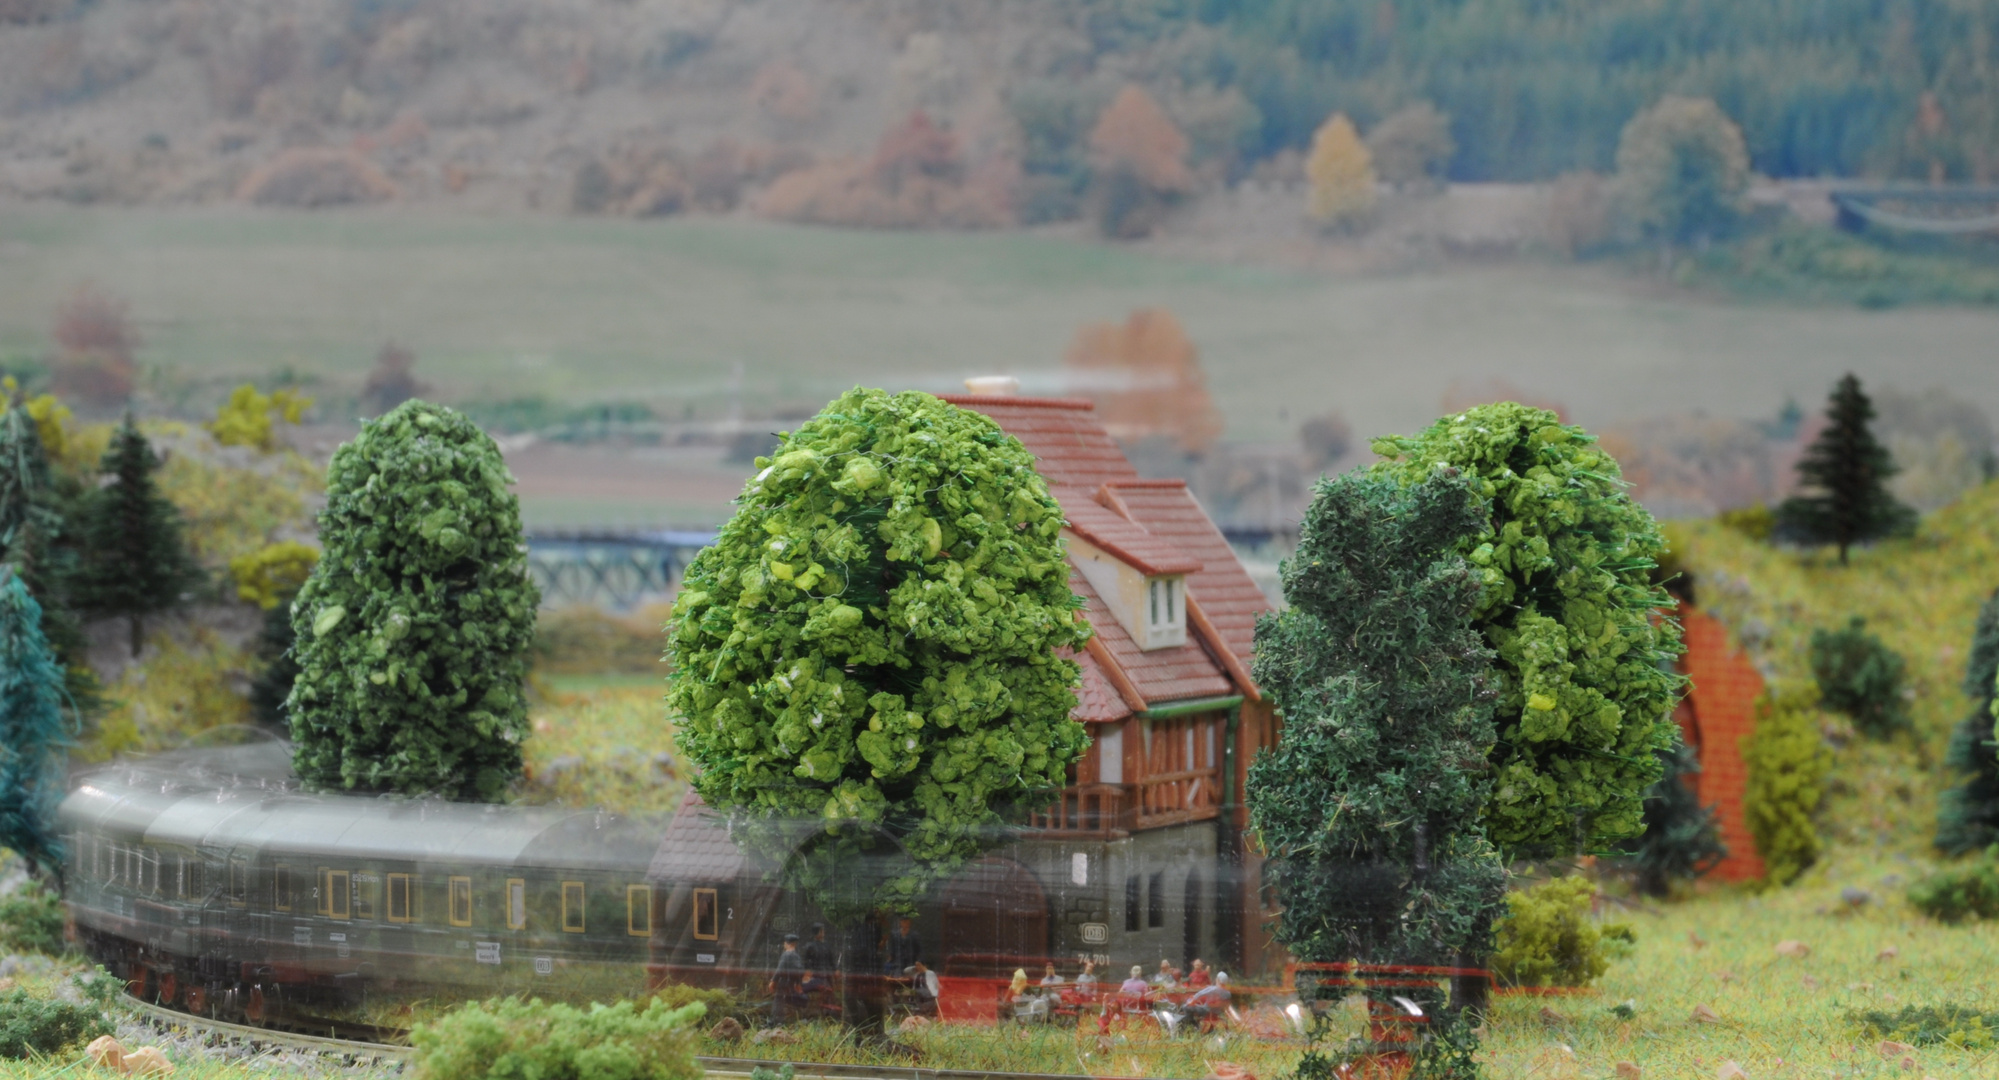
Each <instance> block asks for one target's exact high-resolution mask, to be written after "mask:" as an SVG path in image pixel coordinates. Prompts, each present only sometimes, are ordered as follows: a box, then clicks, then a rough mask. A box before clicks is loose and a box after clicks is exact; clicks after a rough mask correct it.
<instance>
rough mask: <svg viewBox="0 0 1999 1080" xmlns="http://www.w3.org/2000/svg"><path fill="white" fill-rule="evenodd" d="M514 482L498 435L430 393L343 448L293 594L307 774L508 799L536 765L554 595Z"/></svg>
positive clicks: (343, 782) (324, 781) (301, 758)
mask: <svg viewBox="0 0 1999 1080" xmlns="http://www.w3.org/2000/svg"><path fill="white" fill-rule="evenodd" d="M512 482H513V477H512V476H510V475H509V474H508V473H507V467H506V463H505V462H504V461H502V460H501V458H500V448H499V447H498V446H497V445H495V444H494V442H493V440H492V439H491V438H490V437H489V436H487V434H486V433H485V432H483V431H481V430H479V428H478V426H477V425H475V424H473V423H472V421H470V420H468V419H466V418H465V417H464V416H463V415H462V414H460V413H458V412H456V411H455V410H452V409H447V408H444V407H442V406H439V405H432V404H429V403H428V402H424V401H421V400H415V399H412V400H410V401H406V402H404V403H402V404H401V405H398V406H396V407H395V408H394V409H393V410H391V411H390V412H389V414H388V415H386V416H382V417H378V418H376V419H374V420H370V421H368V422H367V423H366V424H365V425H363V426H362V428H361V434H359V435H358V436H356V437H355V438H354V441H352V442H350V443H347V444H346V445H344V446H342V447H341V448H340V449H339V450H337V451H335V452H334V455H333V461H332V463H331V464H330V465H329V466H328V468H327V492H326V497H327V498H326V509H325V510H324V511H322V512H321V513H320V515H319V537H320V541H321V542H322V543H323V544H324V545H325V548H324V555H323V557H322V558H321V559H320V560H319V562H318V564H317V565H316V566H315V567H313V571H312V576H311V577H310V578H308V579H307V580H306V583H305V585H304V587H303V588H301V589H300V590H299V593H298V599H297V600H296V601H295V602H294V603H293V604H292V605H291V624H292V631H293V633H294V634H295V635H296V637H297V640H296V641H295V642H294V644H293V645H292V648H291V655H292V656H293V658H294V659H295V660H296V661H297V664H298V669H299V670H298V676H297V679H296V681H294V683H293V684H292V691H291V696H290V698H289V699H287V700H286V702H285V711H286V714H287V717H288V719H289V720H290V722H291V730H292V741H293V744H294V745H295V747H296V749H295V750H294V752H293V756H292V764H293V768H294V769H295V770H296V771H297V772H298V775H299V776H300V777H301V778H303V779H305V780H306V781H308V782H310V783H314V784H318V785H322V786H324V787H328V788H335V789H347V790H356V789H358V790H364V791H401V792H411V793H416V792H434V793H438V794H443V795H448V796H450V797H453V798H458V799H478V800H484V801H492V800H495V799H498V798H500V797H501V796H502V795H504V794H505V792H506V789H507V785H508V784H510V783H512V782H513V780H514V779H515V778H516V777H518V776H519V775H520V771H521V741H522V739H523V738H524V737H525V736H526V734H527V700H526V698H525V697H524V696H523V694H522V685H523V682H524V680H525V679H526V676H527V651H528V647H529V646H530V645H531V644H533V641H534V616H535V607H536V605H537V604H538V603H539V600H540V598H539V594H538V593H537V591H536V589H535V586H534V582H533V581H532V580H530V579H529V578H528V575H527V549H526V545H525V544H524V543H523V542H522V539H521V513H520V500H519V499H518V498H516V497H515V495H514V494H513V492H511V491H509V490H507V486H508V485H509V484H511V483H512Z"/></svg>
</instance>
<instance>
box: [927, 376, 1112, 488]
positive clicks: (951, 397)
mask: <svg viewBox="0 0 1999 1080" xmlns="http://www.w3.org/2000/svg"><path fill="white" fill-rule="evenodd" d="M944 400H945V401H948V402H950V403H951V404H953V405H957V406H960V407H962V408H966V409H971V410H972V411H974V412H982V413H985V414H986V415H987V416H990V417H992V418H993V419H994V420H996V421H998V422H999V426H1000V427H1001V428H1003V429H1005V431H1006V433H1007V434H1009V435H1011V436H1013V437H1014V438H1016V439H1019V440H1020V441H1021V444H1022V445H1024V446H1026V447H1027V448H1028V450H1030V451H1032V452H1033V454H1034V458H1035V468H1036V469H1038V470H1040V472H1041V475H1042V477H1043V478H1044V479H1046V480H1047V481H1048V483H1049V486H1051V487H1054V486H1061V485H1076V486H1081V487H1086V488H1095V487H1096V486H1097V485H1099V484H1102V483H1103V482H1104V481H1106V480H1136V479H1138V468H1137V467H1136V466H1134V465H1133V464H1132V463H1131V459H1129V458H1127V457H1125V456H1124V451H1123V450H1120V449H1118V444H1117V443H1116V442H1115V441H1114V440H1112V439H1111V436H1110V433H1109V432H1107V431H1105V430H1104V425H1103V424H1101V423H1099V422H1098V420H1097V416H1096V406H1095V405H1093V404H1091V403H1090V402H1088V401H1082V400H1078V399H1073V398H1031V397H1004V396H997V395H985V394H946V395H944Z"/></svg>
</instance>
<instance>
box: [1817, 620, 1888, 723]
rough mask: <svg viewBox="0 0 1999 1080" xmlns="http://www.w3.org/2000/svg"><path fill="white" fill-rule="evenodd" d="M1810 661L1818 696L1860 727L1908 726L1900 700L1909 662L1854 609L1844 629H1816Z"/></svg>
mask: <svg viewBox="0 0 1999 1080" xmlns="http://www.w3.org/2000/svg"><path fill="white" fill-rule="evenodd" d="M1811 665H1812V676H1813V677H1814V678H1816V679H1817V680H1818V684H1819V701H1820V702H1821V703H1823V704H1824V705H1825V707H1826V708H1829V709H1833V710H1835V711H1838V712H1843V713H1845V714H1846V715H1848V716H1850V717H1852V718H1853V723H1854V726H1855V727H1858V728H1859V729H1860V730H1861V731H1863V732H1865V733H1866V734H1868V735H1872V736H1874V737H1875V738H1881V737H1883V736H1885V735H1888V734H1890V733H1891V732H1893V731H1895V730H1896V729H1898V728H1901V727H1905V726H1907V724H1908V722H1909V719H1908V715H1907V713H1906V712H1905V710H1904V708H1903V700H1902V673H1903V669H1904V668H1905V666H1906V665H1905V664H1904V663H1903V660H1902V657H1901V655H1900V654H1899V653H1897V652H1895V651H1894V650H1893V649H1890V648H1889V647H1888V646H1886V645H1884V644H1882V642H1881V639H1880V638H1878V637H1876V636H1874V635H1873V634H1870V633H1868V632H1867V620H1865V619H1862V618H1860V617H1859V616H1857V615H1856V616H1854V618H1853V621H1852V622H1850V623H1848V624H1847V625H1846V628H1845V629H1843V630H1832V631H1826V630H1814V631H1812V644H1811Z"/></svg>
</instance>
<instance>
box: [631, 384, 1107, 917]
mask: <svg viewBox="0 0 1999 1080" xmlns="http://www.w3.org/2000/svg"><path fill="white" fill-rule="evenodd" d="M757 463H758V466H759V468H760V469H761V471H760V472H758V473H757V475H756V477H755V479H753V480H751V481H750V482H749V484H748V485H747V486H745V487H744V489H743V493H742V495H741V496H740V497H739V498H738V500H737V510H736V514H735V516H734V517H733V518H731V519H730V521H729V523H728V524H727V525H725V526H723V528H722V531H721V533H720V535H719V536H718V537H717V539H716V542H715V544H714V546H712V547H710V548H707V549H705V550H703V551H702V553H701V554H700V555H699V556H697V557H696V558H695V560H694V562H693V563H692V564H691V565H690V566H689V567H688V570H687V575H686V579H685V583H684V584H683V585H682V588H681V592H680V596H679V598H678V599H677V600H676V601H675V604H674V617H673V622H672V624H671V625H670V626H669V628H668V652H669V656H670V659H671V660H672V662H673V667H674V673H673V675H672V677H671V679H672V681H671V685H670V689H669V691H668V696H667V701H668V705H669V708H670V709H671V710H672V711H673V712H674V713H675V714H676V715H678V716H679V717H682V718H683V719H682V720H681V721H680V730H679V734H678V741H679V744H680V746H681V749H682V750H683V752H685V753H686V754H687V755H688V757H689V758H690V759H691V760H693V761H694V762H695V763H697V764H698V765H699V766H700V773H699V775H698V777H697V778H696V779H695V781H694V784H695V788H696V790H698V791H699V792H700V794H701V796H702V797H703V798H704V799H706V800H707V801H708V802H709V803H710V804H711V805H714V806H717V807H722V808H726V809H731V810H738V811H743V812H745V815H739V816H745V817H754V818H763V819H775V820H777V821H781V822H782V821H792V822H797V821H805V822H819V823H822V824H820V825H817V826H812V827H811V831H812V832H813V833H814V835H809V836H806V837H804V838H803V839H802V840H801V839H800V838H799V837H798V836H797V835H796V834H795V833H794V834H789V835H790V836H791V839H790V840H789V841H788V842H793V843H798V842H802V843H806V844H811V845H816V848H815V850H820V851H822V852H824V853H826V854H828V856H829V858H827V859H821V860H809V861H805V862H802V863H800V864H798V865H797V866H795V867H794V871H795V872H796V873H798V874H801V875H805V877H806V878H807V880H800V881H799V882H798V883H799V884H800V885H801V886H802V887H805V888H807V889H809V890H811V891H812V892H813V893H815V894H816V895H817V896H819V897H820V898H821V900H822V902H826V903H830V902H831V901H830V899H829V898H830V897H831V896H832V894H833V893H834V892H836V891H837V890H838V888H840V887H841V883H840V882H838V881H835V880H832V876H836V875H837V870H838V866H839V863H840V861H841V858H842V857H843V856H846V855H852V854H854V853H856V852H858V851H860V850H862V849H863V848H867V847H869V846H870V845H873V844H876V843H878V842H879V839H880V838H881V837H883V836H884V835H886V836H888V837H891V838H893V839H894V842H895V843H896V844H898V845H901V846H902V847H903V849H904V850H906V853H907V857H908V858H909V859H910V860H911V862H910V863H909V864H908V865H907V866H906V867H905V868H904V870H903V872H900V873H897V874H895V875H894V876H893V877H892V878H891V879H890V880H886V881H883V882H880V883H879V884H878V888H879V890H880V892H879V894H878V895H856V896H853V897H852V898H851V899H852V901H853V903H854V904H855V905H857V906H858V909H859V910H861V911H865V910H867V909H869V908H870V907H873V906H876V905H877V904H880V903H888V904H906V903H907V902H908V901H909V898H910V897H912V896H913V895H914V893H915V891H916V890H918V889H920V888H921V887H922V886H923V884H924V882H925V880H927V879H928V877H930V876H932V875H935V874H940V873H944V872H948V870H949V869H951V868H952V867H954V866H956V865H958V864H959V863H961V862H962V861H963V860H965V859H966V858H968V857H970V856H972V855H974V854H976V853H977V851H978V850H979V849H980V847H981V846H982V843H983V841H982V839H981V837H982V835H983V834H984V831H985V830H988V829H990V828H991V827H993V826H995V825H997V824H999V823H1000V822H1001V820H1002V819H1001V817H1000V811H1001V809H1002V808H1004V807H1006V806H1007V805H1008V804H1009V803H1012V802H1014V801H1016V800H1018V799H1020V798H1022V797H1024V796H1027V795H1030V794H1031V793H1033V792H1036V791H1039V790H1043V789H1048V788H1053V787H1057V786H1059V785H1060V784H1061V783H1062V781H1063V777H1064V770H1065V769H1066V768H1067V766H1068V765H1069V764H1070V763H1071V762H1072V761H1074V760H1076V758H1077V757H1078V756H1079V755H1080V754H1081V753H1082V751H1083V749H1084V747H1085V745H1086V738H1085V736H1084V733H1083V729H1082V726H1081V725H1080V724H1077V723H1075V722H1074V721H1072V720H1070V719H1069V711H1070V710H1071V709H1072V708H1074V706H1075V694H1074V691H1073V689H1072V687H1073V686H1074V684H1075V682H1076V680H1077V677H1078V669H1077V666H1076V664H1075V663H1074V662H1073V661H1071V660H1067V659H1064V658H1062V657H1060V656H1058V655H1057V654H1056V651H1055V650H1057V649H1059V648H1076V647H1080V646H1081V645H1082V644H1083V643H1084V642H1085V641H1086V640H1087V639H1088V637H1089V634H1090V630H1089V626H1088V624H1087V622H1086V621H1085V620H1084V619H1083V618H1082V616H1081V615H1080V614H1079V613H1078V609H1079V608H1080V607H1081V601H1080V599H1079V598H1078V597H1076V595H1075V594H1074V593H1072V592H1071V591H1070V589H1069V570H1068V565H1067V563H1066V561H1065V559H1064V553H1063V548H1062V543H1061V540H1060V533H1061V528H1062V510H1061V507H1060V506H1059V505H1057V504H1056V502H1055V500H1054V498H1053V497H1052V496H1051V495H1050V494H1049V492H1048V486H1047V484H1046V483H1045V482H1044V481H1043V480H1042V478H1041V476H1040V475H1039V474H1038V473H1037V472H1036V471H1035V469H1034V458H1033V456H1032V455H1030V454H1029V453H1028V452H1027V450H1026V449H1025V448H1023V447H1022V446H1021V445H1020V443H1019V442H1018V441H1017V440H1015V439H1014V438H1013V437H1012V436H1010V435H1007V434H1006V433H1005V432H1003V431H1001V430H1000V428H999V426H998V425H997V424H994V423H993V422H992V421H991V420H990V419H988V418H987V417H984V416H982V415H979V414H978V413H974V412H970V411H967V410H964V409H960V408H957V407H955V406H952V405H949V404H947V403H945V402H943V401H940V400H938V399H937V398H934V397H931V396H930V395H928V394H921V393H914V392H911V393H902V394H894V395H891V394H888V393H884V392H882V391H880V390H864V389H855V390H852V391H850V392H848V393H847V394H845V395H843V396H841V397H840V398H839V399H837V400H835V401H834V402H832V403H831V404H829V405H828V406H827V407H826V408H825V409H824V410H823V411H821V412H820V413H819V415H818V416H816V417H814V418H813V419H812V420H810V421H808V422H806V423H805V424H804V425H803V426H801V427H800V428H799V430H798V431H797V432H795V433H790V434H786V435H785V436H784V437H783V442H782V444H781V445H780V446H779V447H778V449H777V450H776V452H775V453H773V454H772V455H771V456H769V457H760V458H758V459H757ZM876 887H877V886H875V885H871V886H869V890H867V891H872V890H873V889H875V888H876Z"/></svg>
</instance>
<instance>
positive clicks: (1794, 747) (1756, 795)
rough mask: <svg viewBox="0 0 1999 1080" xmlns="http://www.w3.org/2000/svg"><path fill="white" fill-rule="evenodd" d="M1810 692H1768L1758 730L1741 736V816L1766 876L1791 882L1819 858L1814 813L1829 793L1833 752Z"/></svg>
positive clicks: (1781, 882) (1775, 881)
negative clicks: (1828, 748) (1816, 720)
mask: <svg viewBox="0 0 1999 1080" xmlns="http://www.w3.org/2000/svg"><path fill="white" fill-rule="evenodd" d="M1814 704H1815V702H1814V700H1813V698H1812V694H1811V692H1810V691H1797V690H1786V691H1781V692H1772V693H1766V694H1765V695H1764V697H1763V699H1762V700H1760V701H1759V702H1757V709H1756V730H1755V731H1754V732H1752V733H1750V734H1749V735H1748V736H1747V737H1745V738H1744V739H1743V740H1742V764H1743V767H1744V768H1745V769H1747V770H1748V773H1749V777H1748V780H1747V782H1746V783H1745V784H1744V785H1743V792H1742V814H1743V817H1745V818H1747V819H1748V824H1749V834H1750V835H1751V836H1752V837H1754V838H1755V840H1756V853H1757V854H1758V855H1760V856H1762V858H1763V872H1764V877H1765V879H1766V880H1767V881H1769V882H1770V883H1771V884H1775V885H1788V884H1790V883H1791V882H1792V881H1793V880H1795V879H1796V878H1797V876H1798V875H1799V874H1802V873H1804V872H1805V868H1806V867H1809V866H1810V865H1812V863H1814V862H1816V861H1818V856H1819V836H1818V828H1817V826H1816V825H1815V824H1814V823H1813V821H1812V817H1813V815H1814V814H1816V813H1817V812H1818V807H1819V800H1820V799H1821V798H1822V797H1823V796H1824V794H1825V776H1826V772H1827V771H1828V770H1829V769H1830V768H1831V767H1832V755H1831V754H1829V753H1828V752H1827V751H1826V748H1825V745H1824V743H1823V742H1821V741H1820V739H1819V733H1818V728H1817V725H1816V724H1815V723H1814V722H1813V721H1814V718H1815V715H1816V714H1815V712H1814V710H1813V708H1812V706H1813V705H1814Z"/></svg>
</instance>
